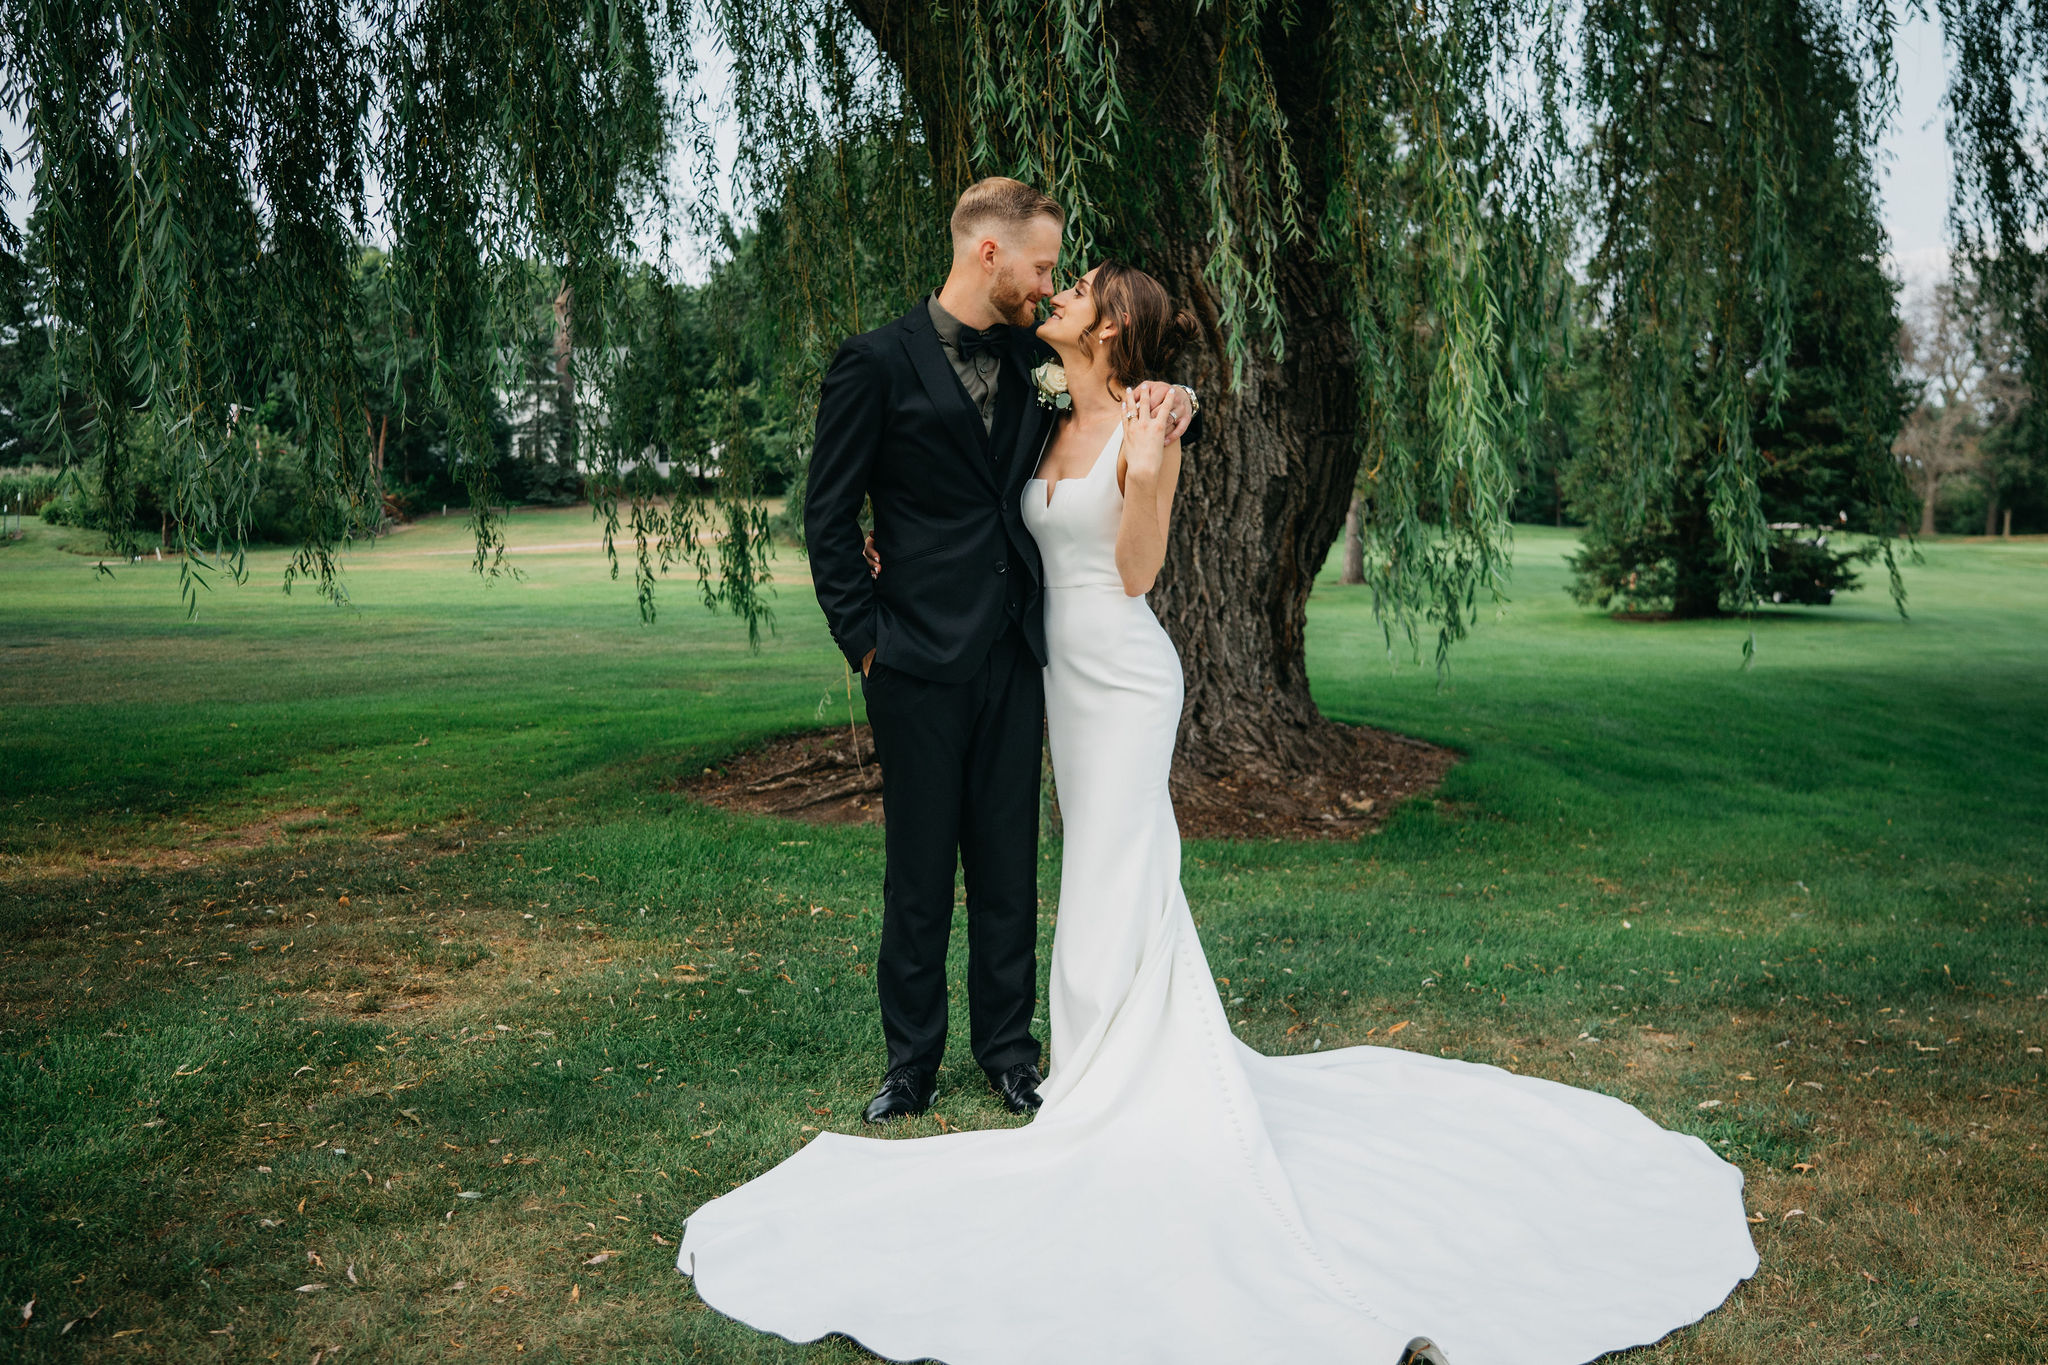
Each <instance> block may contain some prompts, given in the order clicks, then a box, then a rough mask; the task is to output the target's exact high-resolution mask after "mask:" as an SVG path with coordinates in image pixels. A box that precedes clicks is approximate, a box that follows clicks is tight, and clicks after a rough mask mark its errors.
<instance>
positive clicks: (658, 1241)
mask: <svg viewBox="0 0 2048 1365" xmlns="http://www.w3.org/2000/svg"><path fill="white" fill-rule="evenodd" d="M650 1235H651V1236H652V1237H653V1238H654V1244H655V1245H656V1246H658V1247H665V1246H667V1245H669V1243H668V1241H667V1239H665V1238H664V1237H663V1236H662V1235H661V1234H660V1233H658V1232H656V1233H652V1234H650Z"/></svg>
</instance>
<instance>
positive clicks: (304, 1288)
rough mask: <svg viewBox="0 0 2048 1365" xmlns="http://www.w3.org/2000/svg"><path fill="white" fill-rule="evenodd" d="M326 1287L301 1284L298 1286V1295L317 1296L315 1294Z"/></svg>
mask: <svg viewBox="0 0 2048 1365" xmlns="http://www.w3.org/2000/svg"><path fill="white" fill-rule="evenodd" d="M326 1287H327V1286H326V1285H324V1284H302V1285H300V1286H299V1293H301V1294H317V1293H319V1292H320V1291H321V1290H323V1289H325V1288H326Z"/></svg>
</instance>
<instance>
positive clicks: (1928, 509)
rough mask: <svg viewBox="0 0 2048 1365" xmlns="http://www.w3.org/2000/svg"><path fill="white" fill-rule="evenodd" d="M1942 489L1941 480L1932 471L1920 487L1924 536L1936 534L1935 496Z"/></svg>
mask: <svg viewBox="0 0 2048 1365" xmlns="http://www.w3.org/2000/svg"><path fill="white" fill-rule="evenodd" d="M1940 491H1941V480H1939V479H1937V478H1936V477H1935V476H1934V475H1933V474H1932V473H1931V472H1930V473H1929V474H1928V475H1927V477H1926V479H1925V480H1923V481H1922V483H1921V487H1920V534H1921V535H1923V536H1931V535H1933V534H1934V497H1935V494H1937V493H1939V492H1940Z"/></svg>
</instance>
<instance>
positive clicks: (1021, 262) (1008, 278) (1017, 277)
mask: <svg viewBox="0 0 2048 1365" xmlns="http://www.w3.org/2000/svg"><path fill="white" fill-rule="evenodd" d="M1060 236H1061V231H1060V225H1059V224H1058V223H1057V222H1055V221H1053V219H1051V218H1049V217H1046V216H1044V215H1042V214H1041V215H1040V216H1039V217H1036V218H1033V219H1032V220H1031V221H1030V222H1028V223H1020V224H1013V225H1011V226H1009V227H1008V228H1007V229H1006V230H1005V232H1004V233H1003V235H1002V236H1001V237H999V238H997V239H996V252H995V262H994V269H993V270H992V271H991V273H990V276H989V288H988V301H989V303H990V304H992V305H993V306H994V307H995V310H996V312H998V313H1000V314H1001V315H1002V317H1003V320H1004V321H1005V322H1008V323H1010V324H1011V325H1012V326H1016V327H1029V326H1031V325H1033V324H1034V323H1036V322H1037V321H1038V303H1039V300H1041V299H1048V298H1051V297H1052V293H1053V283H1052V272H1053V267H1054V266H1056V265H1058V264H1059V261H1060Z"/></svg>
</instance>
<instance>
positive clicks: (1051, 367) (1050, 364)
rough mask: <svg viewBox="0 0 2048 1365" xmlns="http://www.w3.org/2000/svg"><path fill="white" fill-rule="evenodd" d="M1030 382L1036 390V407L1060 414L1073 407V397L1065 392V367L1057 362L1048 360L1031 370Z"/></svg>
mask: <svg viewBox="0 0 2048 1365" xmlns="http://www.w3.org/2000/svg"><path fill="white" fill-rule="evenodd" d="M1031 382H1032V384H1033V385H1034V386H1035V387H1036V388H1037V389H1038V406H1040V407H1042V408H1055V409H1057V410H1058V411H1060V412H1065V411H1066V410H1067V409H1068V408H1071V407H1073V406H1074V395H1072V394H1071V393H1068V392H1067V367H1066V366H1064V365H1062V364H1060V363H1059V362H1058V361H1057V360H1048V361H1046V362H1045V363H1044V364H1043V365H1040V366H1039V367H1038V368H1037V369H1035V370H1033V371H1032V372H1031Z"/></svg>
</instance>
